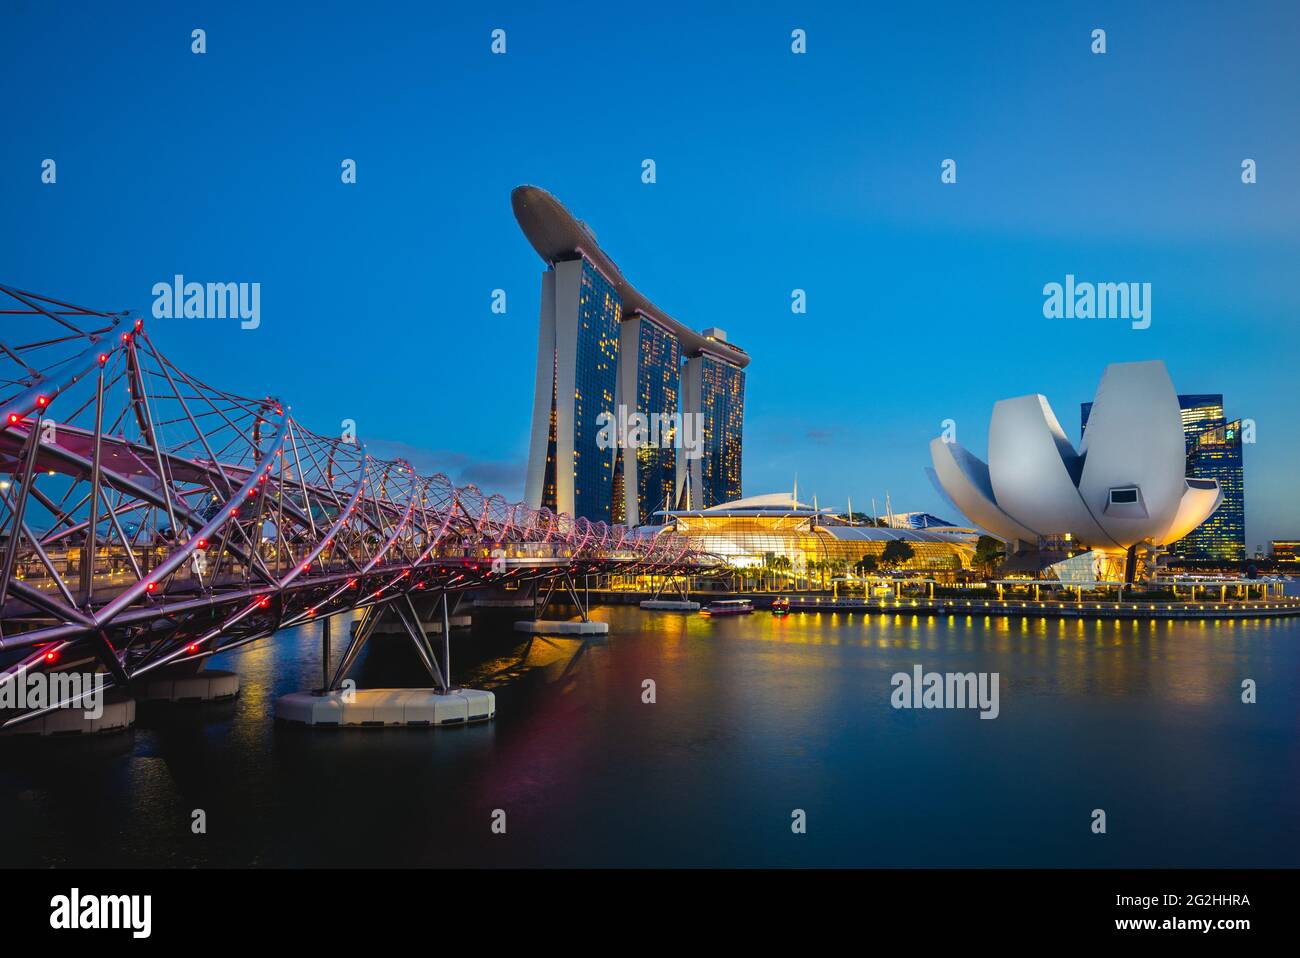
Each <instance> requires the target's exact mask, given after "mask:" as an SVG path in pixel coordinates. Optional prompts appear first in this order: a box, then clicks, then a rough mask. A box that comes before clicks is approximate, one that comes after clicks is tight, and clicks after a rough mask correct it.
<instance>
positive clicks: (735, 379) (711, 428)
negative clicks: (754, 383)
mask: <svg viewBox="0 0 1300 958" xmlns="http://www.w3.org/2000/svg"><path fill="white" fill-rule="evenodd" d="M698 376H699V386H698V388H699V411H700V414H701V416H702V429H701V438H702V440H703V450H702V455H701V457H700V460H699V476H698V485H697V487H696V490H695V492H696V494H697V495H698V499H696V500H693V501H692V505H693V506H695V508H701V509H707V508H709V507H710V506H715V505H718V504H720V503H723V502H731V501H732V500H735V499H739V498H740V496H741V488H740V475H741V464H742V459H743V453H744V425H745V371H744V370H743V369H738V368H736V367H735V366H733V365H731V364H730V363H728V362H726V361H724V360H721V359H717V358H714V357H713V356H708V355H705V356H701V357H700V358H699V366H698Z"/></svg>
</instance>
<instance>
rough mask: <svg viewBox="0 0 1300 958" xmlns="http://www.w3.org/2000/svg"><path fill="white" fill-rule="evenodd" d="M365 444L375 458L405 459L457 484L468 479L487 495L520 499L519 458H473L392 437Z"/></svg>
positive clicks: (418, 468) (421, 470)
mask: <svg viewBox="0 0 1300 958" xmlns="http://www.w3.org/2000/svg"><path fill="white" fill-rule="evenodd" d="M365 443H366V451H367V452H368V453H370V455H372V456H375V457H376V458H378V459H405V460H406V461H407V462H409V463H410V464H411V465H412V466H414V467H415V471H416V472H419V473H423V474H424V475H429V474H432V473H435V472H441V473H443V474H445V475H446V476H447V478H449V479H450V480H451V481H452V482H454V483H456V485H458V486H463V485H466V484H467V483H471V482H472V483H473V484H474V485H476V486H478V487H479V488H480V489H481V490H483V492H484V493H485V494H488V495H491V494H492V493H494V492H499V493H501V495H503V496H505V497H506V498H507V499H511V500H514V499H521V498H523V494H524V471H525V465H524V463H523V462H522V461H518V460H498V459H475V458H473V457H472V456H467V455H465V453H463V452H451V451H449V450H446V449H423V448H421V447H419V446H412V445H411V444H410V443H406V442H402V441H400V440H392V439H367V440H366V441H365Z"/></svg>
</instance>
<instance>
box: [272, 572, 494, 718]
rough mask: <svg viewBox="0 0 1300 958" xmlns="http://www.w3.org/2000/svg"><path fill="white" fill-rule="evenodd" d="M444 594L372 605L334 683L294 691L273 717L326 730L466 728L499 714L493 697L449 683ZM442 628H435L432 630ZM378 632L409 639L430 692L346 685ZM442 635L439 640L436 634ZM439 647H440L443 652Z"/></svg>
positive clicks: (448, 600) (325, 638) (448, 604)
mask: <svg viewBox="0 0 1300 958" xmlns="http://www.w3.org/2000/svg"><path fill="white" fill-rule="evenodd" d="M458 598H459V596H457V597H456V599H453V597H452V596H451V595H450V594H449V593H448V592H446V591H445V590H444V591H441V592H439V593H436V594H435V595H433V596H430V597H429V598H428V599H427V600H424V601H421V602H420V603H419V606H417V605H416V603H415V602H413V601H412V600H411V597H410V596H409V595H405V594H402V595H399V596H397V597H396V598H395V599H393V600H392V601H390V602H386V603H384V604H383V605H376V606H369V607H367V608H366V609H365V610H364V612H363V613H362V617H361V619H360V620H359V621H357V623H356V626H355V628H354V629H353V632H352V638H351V640H350V641H349V643H348V645H347V648H346V649H345V650H344V652H343V657H342V659H341V660H340V661H339V664H338V667H337V668H336V669H335V671H334V674H333V677H332V678H331V677H328V675H327V674H326V675H323V676H322V678H323V679H324V680H325V683H324V687H323V688H322V689H319V690H316V691H313V692H293V693H290V694H289V695H285V696H282V697H280V698H279V699H277V700H276V703H275V717H276V718H277V719H281V720H283V721H287V722H295V723H299V724H303V725H311V726H322V727H334V728H338V727H343V726H360V727H384V726H406V727H417V726H421V727H422V726H442V725H463V724H466V723H468V722H481V721H487V720H489V719H491V718H494V717H495V716H496V696H495V695H493V693H491V692H488V691H482V690H479V689H464V688H455V687H453V686H452V684H451V629H452V618H453V616H452V603H453V602H455V601H457V599H458ZM328 622H329V620H328V618H326V619H323V620H322V622H321V625H322V630H323V635H322V646H323V648H322V652H323V655H322V661H323V662H324V663H325V665H324V671H325V673H328V669H329V645H328V643H329V624H328ZM431 624H437V625H438V628H437V630H436V632H435V630H434V629H432V628H428V627H427V626H429V625H431ZM380 632H396V633H404V634H405V635H406V636H407V637H408V638H409V639H410V640H411V644H412V646H413V647H414V648H415V653H416V655H417V656H419V658H420V661H421V663H422V664H423V665H424V667H425V669H427V670H428V672H429V676H430V678H432V679H433V683H434V687H433V688H429V689H358V688H355V687H353V686H352V685H351V683H347V684H345V679H346V678H347V675H348V673H349V672H350V671H351V669H352V667H353V665H355V664H356V660H357V656H358V655H359V654H360V652H361V650H362V649H363V648H364V647H365V645H366V643H367V642H369V641H370V638H371V637H372V636H373V635H375V634H377V633H380ZM433 634H437V635H439V636H440V637H441V641H440V642H435V641H433V639H432V635H433ZM438 646H441V649H440V650H439V649H438Z"/></svg>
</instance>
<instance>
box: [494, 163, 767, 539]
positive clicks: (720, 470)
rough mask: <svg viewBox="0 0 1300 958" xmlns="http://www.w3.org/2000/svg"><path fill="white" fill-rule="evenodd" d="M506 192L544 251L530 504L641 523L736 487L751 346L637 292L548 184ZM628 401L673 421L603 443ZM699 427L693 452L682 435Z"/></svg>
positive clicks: (725, 496)
mask: <svg viewBox="0 0 1300 958" xmlns="http://www.w3.org/2000/svg"><path fill="white" fill-rule="evenodd" d="M510 199H511V204H512V206H513V207H514V213H515V219H517V220H518V221H519V226H520V228H522V229H523V231H524V235H525V236H526V237H527V238H528V241H529V242H530V243H531V244H532V246H533V248H534V249H535V250H536V251H537V253H538V255H539V256H541V258H542V260H543V261H544V262H545V263H546V269H545V271H544V272H543V273H542V296H541V300H542V305H541V320H540V322H539V323H538V333H537V379H536V386H535V389H534V393H533V427H532V438H531V441H530V444H529V450H528V475H527V479H526V482H525V498H526V500H527V502H528V504H529V505H530V506H533V507H535V508H536V507H542V506H545V507H547V508H549V509H553V510H555V511H556V512H567V513H570V514H572V515H575V516H585V517H586V518H588V519H590V520H592V521H593V522H595V521H599V520H603V521H605V522H623V523H626V524H628V525H646V524H652V523H654V521H655V518H654V514H655V513H656V512H659V511H660V510H663V509H673V508H691V509H700V508H706V507H708V506H712V505H717V504H719V503H722V502H728V501H730V500H732V499H738V498H740V495H741V481H740V479H741V454H742V448H743V427H744V419H745V372H744V369H745V366H746V365H748V363H749V356H748V355H747V354H746V353H745V351H744V350H742V349H741V348H740V347H738V346H736V345H735V344H733V343H731V342H728V340H727V334H726V333H725V332H723V331H722V330H721V329H717V328H712V329H706V330H705V331H704V332H702V333H699V332H696V331H695V330H692V329H690V328H688V327H686V326H684V325H682V324H681V323H679V322H677V320H675V319H673V318H672V317H671V316H669V315H668V314H667V313H665V312H663V311H662V310H661V309H659V308H658V307H657V306H655V305H654V304H653V303H652V302H650V301H649V300H648V299H646V298H645V297H644V296H643V295H641V293H639V292H638V291H637V290H636V288H635V287H633V286H632V284H631V283H629V282H628V281H627V280H626V279H624V278H623V274H622V272H620V270H619V268H618V267H617V266H616V265H615V264H614V261H613V260H612V259H610V257H609V256H608V254H606V253H605V252H604V250H602V249H601V248H600V246H599V245H597V243H596V237H595V235H594V234H593V233H592V232H591V230H590V229H588V228H587V226H586V224H585V223H582V222H581V221H579V220H577V219H575V218H574V217H573V216H572V214H570V213H569V211H568V210H566V209H565V208H564V207H563V206H562V205H561V204H560V202H559V200H557V199H556V198H555V197H554V196H552V195H551V194H550V193H547V192H546V191H545V190H541V189H538V188H537V187H535V186H520V187H518V188H517V189H516V190H515V191H514V192H513V193H512V194H511V197H510ZM620 407H622V413H624V415H622V416H621V415H620ZM634 413H640V414H641V415H642V416H645V417H646V419H647V420H650V418H651V417H657V418H658V420H659V422H660V423H662V424H665V425H667V424H674V425H671V426H668V428H665V429H661V430H659V431H658V432H657V435H656V433H655V432H654V431H652V433H651V438H652V439H658V441H657V442H655V441H640V442H623V443H615V444H613V445H610V444H608V443H602V442H601V441H600V436H601V432H602V425H603V424H604V423H606V422H609V421H612V422H614V423H619V422H621V421H626V417H627V416H630V415H631V414H634ZM681 417H687V418H686V420H685V423H686V424H685V427H684V428H683V427H682V423H683V419H682V418H681ZM697 426H698V429H697V428H696V427H697ZM696 433H698V436H699V442H698V444H696V445H695V450H694V451H695V452H697V453H698V455H695V454H692V452H690V451H688V449H687V448H685V447H684V446H683V443H689V442H690V440H691V438H692V437H693V436H695V434H696ZM608 435H609V431H608V430H607V431H606V436H608ZM632 438H636V437H632ZM602 445H608V446H609V448H602Z"/></svg>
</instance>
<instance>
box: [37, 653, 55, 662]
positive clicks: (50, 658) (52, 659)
mask: <svg viewBox="0 0 1300 958" xmlns="http://www.w3.org/2000/svg"><path fill="white" fill-rule="evenodd" d="M41 658H43V659H44V660H45V661H46V662H57V661H59V653H58V652H53V651H51V652H46V653H45V654H44V655H43V656H41Z"/></svg>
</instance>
